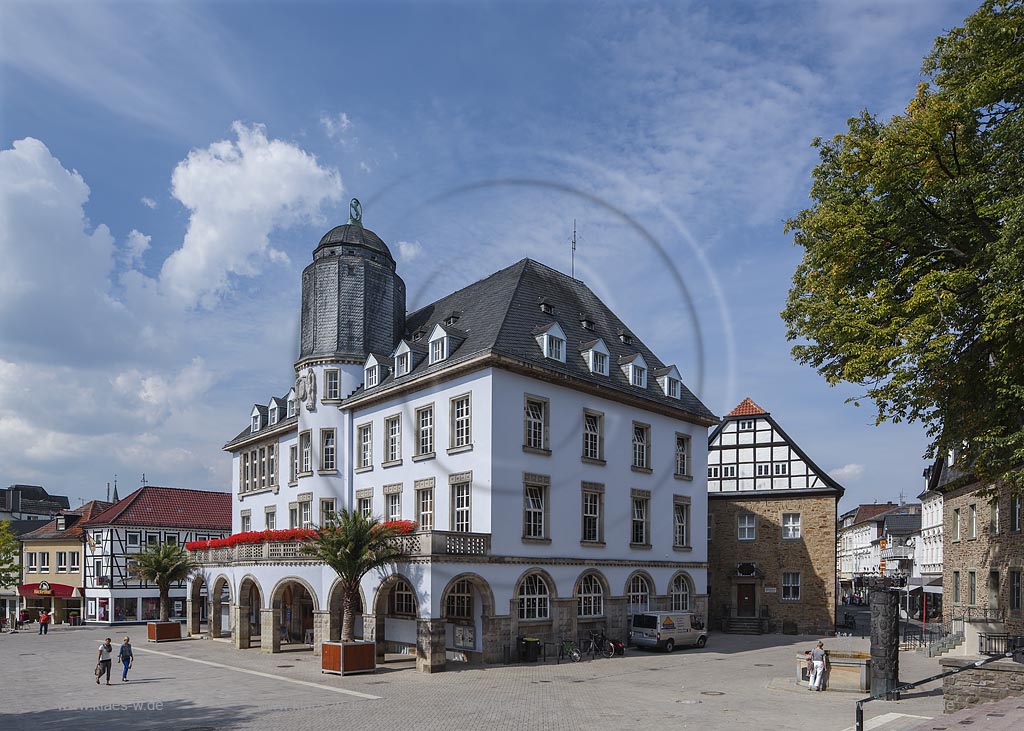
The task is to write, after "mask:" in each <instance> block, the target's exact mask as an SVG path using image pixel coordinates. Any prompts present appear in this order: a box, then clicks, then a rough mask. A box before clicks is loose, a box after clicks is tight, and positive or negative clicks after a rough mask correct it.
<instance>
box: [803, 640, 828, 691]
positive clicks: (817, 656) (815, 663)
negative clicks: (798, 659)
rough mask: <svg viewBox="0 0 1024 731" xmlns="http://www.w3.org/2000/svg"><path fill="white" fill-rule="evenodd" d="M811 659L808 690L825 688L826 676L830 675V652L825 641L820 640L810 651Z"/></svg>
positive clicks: (809, 662) (809, 661)
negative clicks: (826, 648)
mask: <svg viewBox="0 0 1024 731" xmlns="http://www.w3.org/2000/svg"><path fill="white" fill-rule="evenodd" d="M808 654H809V655H810V659H809V660H808V664H809V665H810V668H809V670H810V673H809V674H808V680H809V681H810V682H809V683H808V684H807V689H808V690H825V687H824V686H825V678H826V676H827V675H828V670H829V667H828V653H827V652H825V643H824V642H821V641H820V640H819V642H818V646H817V647H815V648H814V649H813V650H811V651H810V653H808Z"/></svg>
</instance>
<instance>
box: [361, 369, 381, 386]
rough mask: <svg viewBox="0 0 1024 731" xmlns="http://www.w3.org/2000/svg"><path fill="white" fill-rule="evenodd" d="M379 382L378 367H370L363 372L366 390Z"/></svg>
mask: <svg viewBox="0 0 1024 731" xmlns="http://www.w3.org/2000/svg"><path fill="white" fill-rule="evenodd" d="M379 382H380V366H370V367H369V368H367V369H366V371H365V376H364V378H363V383H364V384H365V387H366V388H373V387H374V386H376V385H377V384H378V383H379Z"/></svg>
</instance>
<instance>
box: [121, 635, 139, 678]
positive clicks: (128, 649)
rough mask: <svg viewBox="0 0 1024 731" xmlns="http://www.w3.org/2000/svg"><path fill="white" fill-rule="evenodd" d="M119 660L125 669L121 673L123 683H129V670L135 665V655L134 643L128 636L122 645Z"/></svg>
mask: <svg viewBox="0 0 1024 731" xmlns="http://www.w3.org/2000/svg"><path fill="white" fill-rule="evenodd" d="M118 658H119V659H120V660H121V666H122V667H123V668H124V669H123V670H122V671H121V682H122V683H127V682H128V668H130V667H131V666H132V665H133V664H134V663H135V655H133V654H132V643H131V641H130V640H129V639H128V637H127V636H125V638H124V642H122V643H121V649H120V650H119V651H118Z"/></svg>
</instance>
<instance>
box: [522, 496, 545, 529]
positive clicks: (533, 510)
mask: <svg viewBox="0 0 1024 731" xmlns="http://www.w3.org/2000/svg"><path fill="white" fill-rule="evenodd" d="M523 492H524V494H523V537H524V538H545V537H546V536H545V533H544V528H545V526H544V499H545V497H546V496H545V494H544V492H545V487H544V486H543V485H526V487H525V488H524V491H523Z"/></svg>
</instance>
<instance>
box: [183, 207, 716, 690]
mask: <svg viewBox="0 0 1024 731" xmlns="http://www.w3.org/2000/svg"><path fill="white" fill-rule="evenodd" d="M301 313H302V317H301V338H300V343H299V358H298V360H297V361H296V363H295V372H296V382H295V384H294V386H293V387H292V388H291V389H290V390H289V391H288V393H287V394H286V395H285V396H283V397H276V398H273V399H270V400H269V401H268V402H267V403H266V405H264V404H263V403H261V404H257V405H256V406H254V407H253V409H252V411H251V412H250V415H249V422H248V425H247V426H246V428H245V429H244V430H243V431H242V432H241V433H240V434H239V435H238V436H237V437H235V438H234V439H232V440H231V441H230V442H228V444H227V445H226V446H225V450H226V451H228V452H230V453H231V455H232V464H233V467H234V469H233V477H232V480H233V482H232V494H233V497H232V500H233V516H232V521H233V524H232V530H233V531H234V532H236V533H238V532H245V531H256V530H264V529H284V528H290V527H303V526H316V525H318V524H320V523H321V522H323V521H324V520H325V519H326V518H327V517H328V516H329V515H330V514H331V513H332V512H333V511H335V510H338V509H341V508H349V509H356V510H361V511H364V512H365V513H367V514H370V515H373V516H376V517H379V518H382V519H385V520H399V519H401V520H411V521H415V522H416V523H417V524H418V529H417V531H416V532H415V533H413V534H411V535H410V536H408V537H407V539H406V541H407V547H408V548H409V550H410V553H411V559H410V560H409V561H408V562H404V563H402V564H401V565H398V566H395V567H394V568H393V570H389V571H387V572H384V573H382V574H379V575H370V576H367V577H366V578H365V579H364V581H363V583H362V587H361V589H362V599H361V606H360V608H359V612H360V614H361V619H362V621H361V622H357V627H358V626H360V625H361V627H362V636H363V638H364V639H368V640H369V639H372V640H375V641H376V643H377V651H378V653H383V652H384V651H385V650H387V651H389V652H390V651H403V650H404V651H408V652H413V651H414V652H415V653H416V656H417V666H418V667H419V668H420V669H421V670H424V671H434V670H440V669H443V668H444V666H445V663H446V661H447V660H448V659H460V660H463V659H464V660H471V661H472V660H476V661H483V662H496V661H500V660H501V659H502V655H503V650H504V648H505V647H506V646H509V645H511V644H512V643H513V642H514V641H515V638H516V637H517V636H520V635H524V634H525V635H531V636H535V637H539V638H542V639H545V640H556V639H560V638H562V637H576V636H577V635H578V634H580V633H582V632H583V631H584V630H586V629H588V628H597V627H601V628H605V629H607V630H608V631H609V632H610V633H611V634H612V635H614V636H618V637H624V636H625V632H626V627H627V622H628V616H629V614H631V613H632V612H636V611H644V610H647V609H656V608H664V609H670V608H671V609H677V610H683V609H689V610H695V611H697V612H700V613H701V614H703V615H705V616H706V600H707V596H706V595H707V538H706V526H707V482H706V477H705V475H706V471H707V437H708V427H709V426H711V425H713V424H715V423H717V418H716V417H715V416H714V415H712V414H711V412H710V411H709V410H708V409H707V408H706V407H705V406H704V405H703V404H702V403H701V402H700V401H699V400H698V399H697V398H696V397H695V396H694V395H693V394H692V393H691V392H690V391H689V390H688V389H687V388H686V386H685V385H684V384H683V382H682V379H681V376H680V373H679V371H678V370H677V369H676V368H675V367H674V366H672V365H666V364H664V363H663V362H662V361H661V360H660V359H658V357H657V356H655V354H654V353H653V352H652V351H651V350H650V349H649V348H647V346H646V345H644V343H643V342H642V341H641V340H640V338H639V337H638V336H637V335H635V334H634V333H633V332H632V331H631V330H630V329H629V328H627V327H626V325H625V324H624V323H622V322H621V321H620V320H619V319H618V318H617V317H616V316H615V314H614V313H613V312H611V310H609V309H608V307H607V306H606V305H605V304H604V303H603V302H602V301H601V300H600V299H598V297H597V296H596V295H595V294H594V293H593V292H592V291H591V290H590V289H589V288H588V287H587V286H586V285H585V284H584V283H583V282H581V281H579V280H576V279H572V278H570V277H568V276H566V275H564V274H562V273H560V272H557V271H555V270H553V269H550V268H548V267H546V266H543V265H541V264H539V263H537V262H535V261H532V260H529V259H524V260H522V261H519V262H517V263H516V264H513V265H512V266H510V267H507V268H505V269H502V270H501V271H498V272H496V273H494V274H492V275H491V276H489V277H487V278H486V279H483V280H481V281H479V282H476V283H474V284H471V285H469V286H467V287H465V288H463V289H460V290H458V291H456V292H454V293H452V294H450V295H448V296H446V297H443V298H441V299H440V300H438V301H436V302H433V303H431V304H429V305H427V306H426V307H423V308H420V309H419V310H416V311H415V312H409V313H406V311H405V284H404V282H403V281H402V279H401V278H400V277H399V276H398V274H397V272H396V266H395V261H394V259H393V257H392V256H391V252H390V251H389V249H388V247H387V245H386V244H385V243H384V242H383V241H382V240H381V239H380V238H379V237H378V236H377V235H376V234H375V233H373V232H372V231H370V230H369V229H366V228H364V227H363V226H362V224H361V221H360V217H359V215H358V208H357V207H355V206H354V207H353V216H352V218H350V220H349V223H348V224H347V225H344V226H338V227H336V228H334V229H332V230H331V231H329V232H328V233H327V234H326V235H325V236H324V237H323V239H322V240H321V242H320V244H319V246H317V248H316V250H315V251H314V252H313V262H312V263H311V264H310V265H309V266H307V267H306V269H305V270H304V271H303V274H302V308H301ZM196 556H197V558H198V559H199V560H200V561H201V562H202V563H203V565H204V569H205V571H204V573H205V579H204V578H199V579H197V580H195V581H193V587H192V592H191V595H190V596H191V597H192V598H193V601H194V603H195V605H196V606H195V607H194V608H193V613H192V617H193V627H194V628H196V629H197V628H198V617H199V615H198V604H199V603H200V596H201V595H202V592H204V591H206V585H207V584H208V585H209V592H208V593H209V596H210V597H211V598H212V601H213V603H214V607H213V608H212V612H211V614H210V617H211V620H212V621H211V633H213V634H222V633H225V632H226V631H227V630H228V626H226V625H225V617H227V616H228V615H230V617H229V619H228V621H227V625H230V632H231V634H232V637H233V638H234V641H235V644H236V646H237V647H240V648H247V647H250V646H252V645H253V644H256V643H257V642H258V644H259V645H260V647H261V648H262V649H263V650H264V651H267V652H275V651H278V650H279V649H280V643H281V641H282V638H284V640H286V641H311V643H312V644H313V645H314V647H316V648H319V645H320V643H321V642H323V641H325V640H336V639H338V634H339V630H340V626H341V611H342V610H341V594H340V590H339V586H338V582H337V581H336V578H337V577H336V576H335V575H334V573H333V571H332V570H331V569H329V568H327V567H325V566H324V565H322V564H319V563H316V562H314V561H312V560H311V559H309V558H307V557H305V556H303V555H302V553H301V551H300V550H299V544H298V543H296V542H294V541H287V540H281V541H278V540H270V541H268V542H265V543H257V544H248V545H240V546H233V547H230V548H213V549H209V550H197V551H196Z"/></svg>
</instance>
